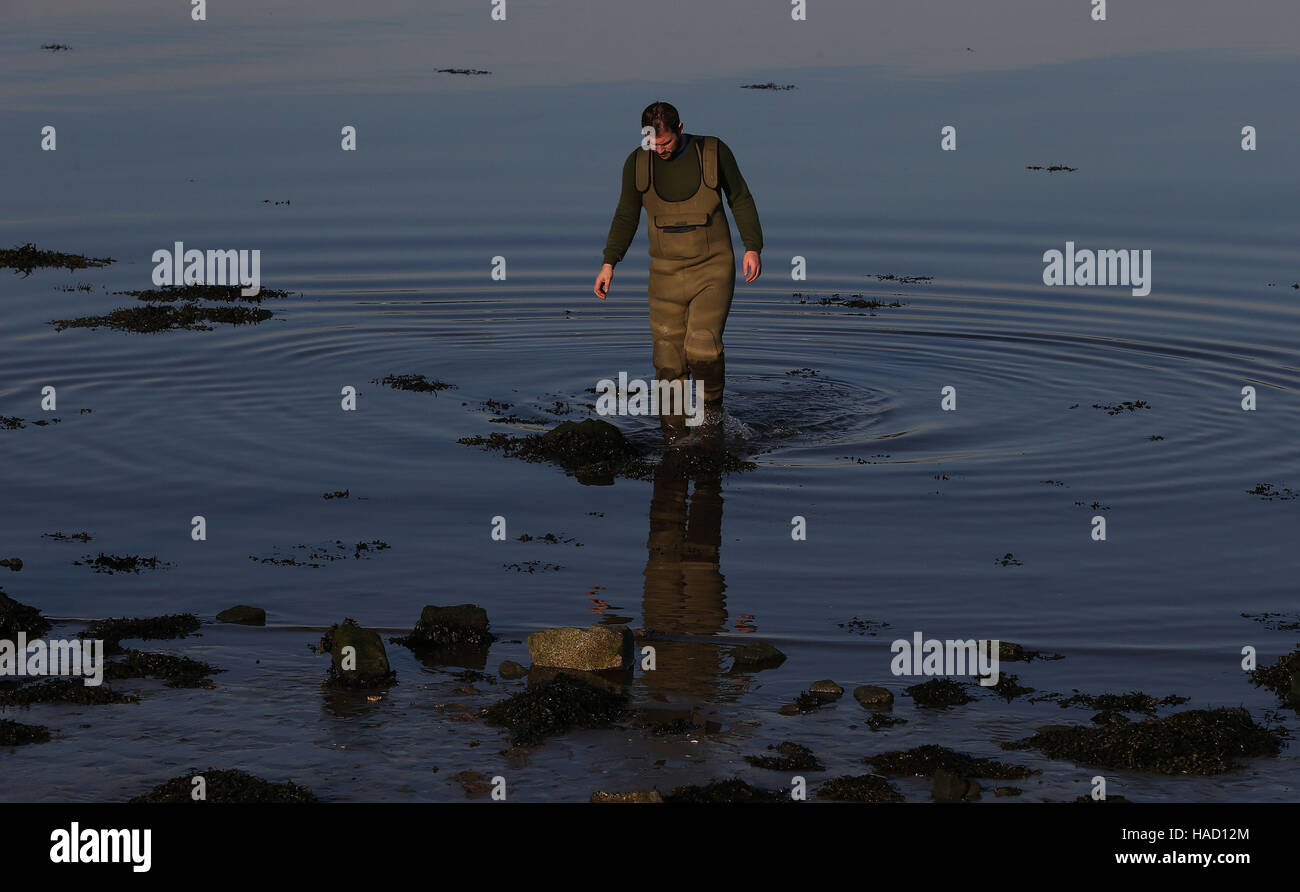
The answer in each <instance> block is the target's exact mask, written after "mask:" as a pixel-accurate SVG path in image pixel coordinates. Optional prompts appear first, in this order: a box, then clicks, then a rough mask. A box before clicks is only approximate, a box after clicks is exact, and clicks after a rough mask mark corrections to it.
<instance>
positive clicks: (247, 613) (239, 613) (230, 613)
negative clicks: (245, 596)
mask: <svg viewBox="0 0 1300 892" xmlns="http://www.w3.org/2000/svg"><path fill="white" fill-rule="evenodd" d="M217 622H219V623H235V624H237V625H241V626H264V625H266V611H265V610H264V609H263V608H261V607H249V606H248V605H247V604H237V605H235V606H234V607H229V608H227V609H225V610H223V611H221V612H220V613H218V614H217Z"/></svg>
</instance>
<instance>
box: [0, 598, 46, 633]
mask: <svg viewBox="0 0 1300 892" xmlns="http://www.w3.org/2000/svg"><path fill="white" fill-rule="evenodd" d="M49 630H50V622H49V620H47V619H46V618H45V617H44V616H42V615H41V612H40V611H39V610H37V609H36V608H35V607H29V606H27V605H26V604H20V603H19V602H17V601H15V600H14V599H13V598H11V597H9V596H8V595H6V594H5V593H4V591H3V590H0V640H8V641H17V640H18V633H19V632H25V633H26V634H27V637H28V638H40V637H41V636H43V635H44V634H45V633H46V632H48V631H49Z"/></svg>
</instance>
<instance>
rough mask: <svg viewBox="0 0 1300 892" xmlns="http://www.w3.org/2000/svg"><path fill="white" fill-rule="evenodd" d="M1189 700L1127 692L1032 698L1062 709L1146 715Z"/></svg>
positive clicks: (1175, 695)
mask: <svg viewBox="0 0 1300 892" xmlns="http://www.w3.org/2000/svg"><path fill="white" fill-rule="evenodd" d="M1189 699H1191V698H1190V697H1180V696H1178V695H1177V694H1170V695H1169V696H1167V697H1163V698H1158V697H1153V696H1151V695H1150V694H1144V693H1142V692H1141V691H1129V692H1128V693H1127V694H1097V695H1095V696H1094V695H1092V694H1081V693H1079V692H1078V691H1075V692H1074V694H1073V695H1072V696H1070V697H1062V696H1060V695H1059V694H1054V695H1049V696H1046V697H1041V698H1039V697H1035V698H1034V700H1035V702H1038V701H1039V700H1054V701H1055V702H1057V703H1058V704H1060V706H1061V708H1062V709H1065V708H1066V707H1067V706H1085V707H1087V708H1088V709H1100V710H1102V711H1104V712H1141V713H1145V714H1147V715H1155V714H1156V711H1157V710H1158V709H1159V708H1160V707H1161V706H1178V705H1180V704H1183V703H1186V702H1187V701H1188V700H1189Z"/></svg>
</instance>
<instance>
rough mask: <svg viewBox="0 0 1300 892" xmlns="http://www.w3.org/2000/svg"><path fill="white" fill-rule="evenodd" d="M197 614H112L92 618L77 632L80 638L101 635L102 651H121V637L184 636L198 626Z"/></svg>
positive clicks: (98, 636)
mask: <svg viewBox="0 0 1300 892" xmlns="http://www.w3.org/2000/svg"><path fill="white" fill-rule="evenodd" d="M200 625H201V624H200V623H199V618H198V617H197V616H195V615H194V614H192V613H176V614H170V615H168V616H151V617H137V618H135V619H127V618H125V617H123V618H120V619H119V618H112V617H110V618H109V619H101V620H99V621H97V622H93V623H91V624H90V626H89V627H87V628H86V630H85V631H83V632H81V633H80V637H82V638H89V639H92V640H93V639H95V638H102V639H103V640H104V653H106V654H120V653H122V645H121V642H122V639H123V638H141V639H144V640H146V641H149V640H153V639H160V638H184V637H185V636H187V635H192V634H193V633H195V632H197V631H198V630H199V626H200Z"/></svg>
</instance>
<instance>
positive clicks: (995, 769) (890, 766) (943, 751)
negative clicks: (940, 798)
mask: <svg viewBox="0 0 1300 892" xmlns="http://www.w3.org/2000/svg"><path fill="white" fill-rule="evenodd" d="M865 761H866V762H868V763H869V764H871V765H873V766H874V767H875V768H876V770H877V771H880V772H882V773H883V774H886V775H897V776H902V775H913V776H920V777H927V776H930V775H933V774H934V773H935V771H937V770H939V769H941V768H942V769H945V770H947V771H952V772H955V773H957V774H960V775H962V776H963V777H1002V778H1017V777H1029V776H1030V775H1031V774H1037V773H1038V772H1037V771H1036V770H1035V769H1032V768H1026V767H1024V766H1023V765H1012V764H1009V763H1007V762H999V761H997V760H996V759H985V758H980V757H977V756H971V755H967V754H966V753H959V752H957V751H956V750H951V749H948V748H947V747H945V746H937V745H935V744H933V743H929V744H926V745H924V746H917V747H913V748H912V749H910V750H893V751H891V752H887V753H880V754H878V755H875V756H868V757H867V758H866V759H865Z"/></svg>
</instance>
